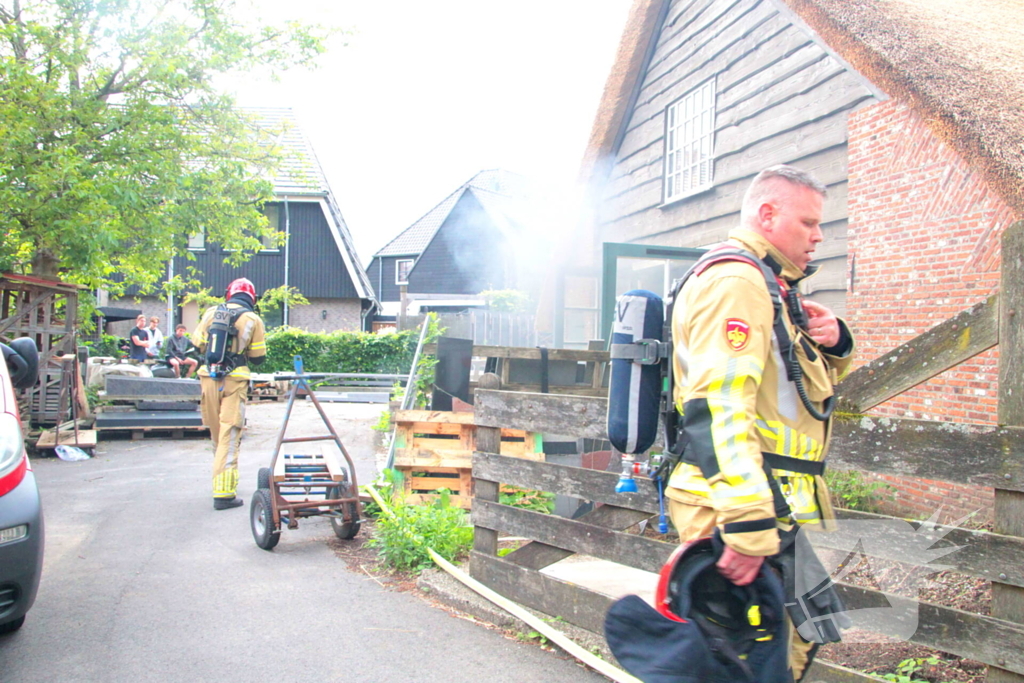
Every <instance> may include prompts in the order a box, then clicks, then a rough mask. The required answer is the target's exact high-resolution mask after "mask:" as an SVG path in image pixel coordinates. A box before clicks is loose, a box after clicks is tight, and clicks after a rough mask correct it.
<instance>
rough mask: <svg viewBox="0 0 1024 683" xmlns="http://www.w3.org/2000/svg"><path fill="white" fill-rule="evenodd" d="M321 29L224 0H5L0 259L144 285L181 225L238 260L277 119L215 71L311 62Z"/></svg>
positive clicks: (271, 155) (264, 228) (76, 277)
mask: <svg viewBox="0 0 1024 683" xmlns="http://www.w3.org/2000/svg"><path fill="white" fill-rule="evenodd" d="M325 37H326V34H325V32H323V31H321V30H320V29H317V28H314V27H305V26H301V25H297V24H278V25H274V26H262V25H258V24H257V23H254V22H253V21H252V20H251V18H249V17H243V16H242V15H241V13H240V12H238V11H237V9H236V7H235V2H234V0H0V131H2V132H3V144H2V145H0V235H3V237H2V238H0V271H4V270H21V271H26V270H28V268H29V267H31V271H32V272H33V273H35V274H37V275H42V276H45V277H56V276H57V274H58V273H59V277H60V278H61V279H63V280H67V281H71V282H77V283H80V284H84V285H88V286H89V287H102V288H105V289H107V290H109V291H111V293H112V294H114V295H115V296H116V295H118V294H120V293H121V292H123V290H124V288H125V287H127V286H128V285H138V286H140V287H141V288H142V291H143V292H147V291H152V290H153V289H155V287H156V283H157V282H158V281H159V280H160V279H161V277H162V276H163V274H164V273H165V269H166V263H167V261H168V260H169V259H170V258H171V257H172V256H173V255H174V254H182V253H188V252H187V249H186V244H187V240H188V237H189V236H190V235H196V234H199V233H200V232H201V231H202V232H204V233H205V235H206V239H207V240H209V241H212V242H217V243H220V244H221V245H223V246H224V247H227V248H230V249H234V250H235V251H233V252H229V256H228V259H227V260H228V262H229V263H233V264H238V263H241V262H242V261H244V260H246V259H247V258H249V256H250V255H251V254H253V253H255V252H256V251H259V250H260V249H261V248H262V243H261V240H262V239H263V238H267V237H269V238H272V239H276V240H278V241H280V240H281V238H282V237H283V235H280V234H279V233H276V232H275V231H274V230H273V229H272V228H271V227H270V226H269V224H268V221H267V219H266V218H265V217H264V216H263V215H262V214H261V212H260V206H261V205H262V203H263V202H265V201H266V200H268V199H269V198H270V197H271V196H272V185H271V183H270V181H269V179H270V178H272V177H273V170H274V168H275V166H276V164H277V162H278V157H279V151H278V149H277V147H276V146H275V139H276V138H277V136H279V135H280V134H281V133H283V131H280V130H272V129H269V128H267V127H265V126H264V127H261V126H260V125H259V123H258V121H257V120H256V119H255V118H254V117H252V116H251V115H250V114H247V113H246V112H245V111H244V110H241V109H238V108H236V107H234V106H233V101H232V99H231V98H230V97H228V96H226V95H224V94H222V93H220V92H219V91H218V89H217V88H216V87H215V85H214V79H215V78H216V77H218V76H221V75H224V74H227V75H230V74H232V73H239V72H242V71H252V70H259V69H266V70H270V71H271V72H272V73H275V72H277V71H278V70H280V69H284V68H288V67H289V66H297V65H302V66H306V65H311V64H312V62H313V60H314V59H315V57H316V56H317V55H318V54H320V53H321V52H322V51H323V49H324V42H323V41H324V39H325Z"/></svg>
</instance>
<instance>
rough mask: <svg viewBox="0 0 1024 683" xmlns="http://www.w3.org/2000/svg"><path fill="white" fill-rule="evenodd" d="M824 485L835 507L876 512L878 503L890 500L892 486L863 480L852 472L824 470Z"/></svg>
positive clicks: (861, 476)
mask: <svg viewBox="0 0 1024 683" xmlns="http://www.w3.org/2000/svg"><path fill="white" fill-rule="evenodd" d="M825 483H826V484H827V485H828V489H829V492H830V493H831V494H832V502H833V504H834V505H836V506H837V507H843V508H847V509H850V510H860V511H862V512H877V511H878V506H879V503H882V502H885V501H888V500H891V499H892V493H891V492H892V491H893V490H894V489H893V487H892V486H890V485H889V484H886V483H884V482H880V481H871V480H868V479H865V478H864V475H862V474H861V473H860V472H857V471H854V470H826V471H825Z"/></svg>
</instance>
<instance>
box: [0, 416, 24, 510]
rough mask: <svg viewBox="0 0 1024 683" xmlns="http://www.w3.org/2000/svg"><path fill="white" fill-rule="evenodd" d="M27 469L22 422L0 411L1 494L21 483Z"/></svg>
mask: <svg viewBox="0 0 1024 683" xmlns="http://www.w3.org/2000/svg"><path fill="white" fill-rule="evenodd" d="M27 469H28V461H27V460H26V458H25V441H24V439H23V438H22V435H21V423H20V422H18V419H17V418H16V417H14V416H13V415H11V414H9V413H0V496H2V495H4V494H5V493H7V492H8V491H10V490H11V489H13V488H14V487H15V486H17V485H18V484H20V483H21V480H22V479H24V478H25V471H26V470H27Z"/></svg>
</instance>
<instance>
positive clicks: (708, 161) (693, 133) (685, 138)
mask: <svg viewBox="0 0 1024 683" xmlns="http://www.w3.org/2000/svg"><path fill="white" fill-rule="evenodd" d="M714 152H715V79H714V78H712V79H711V80H710V81H706V82H705V83H703V84H702V85H700V86H698V87H697V88H695V89H693V90H691V91H690V92H689V93H687V94H686V95H684V96H683V97H682V98H680V99H678V100H676V101H675V102H673V103H672V104H670V105H669V107H668V109H667V110H666V112H665V202H670V201H673V200H675V199H679V198H680V197H685V196H686V195H688V194H692V193H694V192H696V191H698V190H702V189H704V188H706V187H709V186H710V185H711V183H712V181H713V180H714V170H715V167H714V163H715V162H714Z"/></svg>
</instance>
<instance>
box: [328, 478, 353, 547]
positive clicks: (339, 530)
mask: <svg viewBox="0 0 1024 683" xmlns="http://www.w3.org/2000/svg"><path fill="white" fill-rule="evenodd" d="M343 487H344V488H345V490H346V491H347V490H348V485H347V484H344V485H343ZM341 488H342V486H333V487H331V488H329V489H327V498H328V499H331V498H341V496H342V494H341ZM346 495H347V494H346ZM345 505H347V506H348V513H349V515H351V516H352V521H351V522H346V521H345V520H344V519H341V518H340V517H331V526H332V527H333V528H334V535H335V536H337V537H338V538H340V539H341V540H343V541H351V540H352V539H353V538H355V537H356V535H357V534H359V527H360V525H361V522H360V520H359V507H358V506H357V505H356V504H355V503H345Z"/></svg>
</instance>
